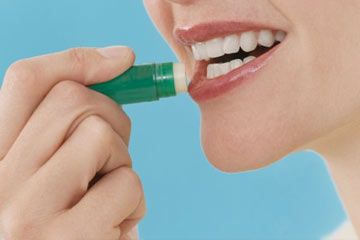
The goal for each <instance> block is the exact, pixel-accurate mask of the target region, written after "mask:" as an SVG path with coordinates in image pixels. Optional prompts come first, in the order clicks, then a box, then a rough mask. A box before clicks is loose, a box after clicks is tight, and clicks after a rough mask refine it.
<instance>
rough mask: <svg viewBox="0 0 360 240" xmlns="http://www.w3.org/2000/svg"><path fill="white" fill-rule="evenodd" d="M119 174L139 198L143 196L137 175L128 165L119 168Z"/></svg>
mask: <svg viewBox="0 0 360 240" xmlns="http://www.w3.org/2000/svg"><path fill="white" fill-rule="evenodd" d="M119 171H120V172H121V175H122V176H123V177H124V178H125V179H126V183H127V184H128V185H129V186H131V188H132V190H133V191H134V192H136V193H137V194H138V197H139V199H140V198H141V197H142V196H143V187H142V183H141V180H140V178H139V176H138V175H137V174H136V173H135V172H134V170H132V169H131V168H128V167H123V168H120V169H119Z"/></svg>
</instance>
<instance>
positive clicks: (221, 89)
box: [189, 44, 282, 102]
mask: <svg viewBox="0 0 360 240" xmlns="http://www.w3.org/2000/svg"><path fill="white" fill-rule="evenodd" d="M280 45H282V44H278V45H277V46H275V47H273V48H272V49H270V50H269V51H268V52H266V53H264V54H263V55H261V56H259V57H257V58H256V59H254V60H253V61H251V62H249V63H247V64H244V65H243V66H241V67H239V68H237V69H234V70H233V71H231V72H229V73H227V74H225V75H222V76H220V77H217V78H214V79H211V80H209V79H207V78H206V71H207V65H208V63H207V62H198V63H197V64H196V66H195V69H196V71H195V75H194V77H193V79H192V81H191V83H190V85H189V93H190V95H191V97H192V98H193V99H194V100H195V101H196V102H202V101H206V100H210V99H213V98H216V97H218V96H221V95H222V94H225V93H227V92H229V91H230V90H232V89H234V88H235V87H237V86H239V85H240V84H243V83H244V82H246V81H247V80H249V79H251V78H253V77H255V76H256V73H257V72H258V71H259V70H261V69H262V68H263V67H265V66H266V65H267V63H268V62H269V60H270V59H271V58H272V56H273V53H274V52H275V51H276V50H277V49H278V48H279V47H280Z"/></svg>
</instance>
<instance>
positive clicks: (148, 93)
mask: <svg viewBox="0 0 360 240" xmlns="http://www.w3.org/2000/svg"><path fill="white" fill-rule="evenodd" d="M89 87H90V89H93V90H95V91H97V92H100V93H102V94H104V95H106V96H108V97H110V98H111V99H113V100H114V101H116V102H117V103H119V104H130V103H139V102H149V101H156V100H159V99H160V98H165V97H171V96H176V95H177V94H178V93H181V92H186V91H187V87H188V81H187V78H186V74H185V67H184V65H183V64H180V63H160V64H157V63H154V64H145V65H136V66H133V67H131V68H129V69H128V70H127V71H126V72H124V73H123V74H121V75H120V76H118V77H116V78H114V79H113V80H110V81H108V82H104V83H99V84H94V85H91V86H89Z"/></svg>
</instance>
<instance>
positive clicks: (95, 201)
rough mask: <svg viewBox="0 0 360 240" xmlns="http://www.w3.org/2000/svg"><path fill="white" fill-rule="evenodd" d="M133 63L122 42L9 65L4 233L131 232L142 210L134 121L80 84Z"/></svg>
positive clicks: (80, 235)
mask: <svg viewBox="0 0 360 240" xmlns="http://www.w3.org/2000/svg"><path fill="white" fill-rule="evenodd" d="M133 62H134V54H133V53H132V51H131V50H130V49H128V48H125V47H113V48H105V49H90V48H87V49H85V48H84V49H71V50H68V51H65V52H60V53H55V54H51V55H47V56H40V57H36V58H32V59H25V60H21V61H19V62H16V63H14V64H13V65H11V67H10V68H9V69H8V71H7V73H6V75H5V79H4V83H3V86H2V88H1V91H0V123H1V124H0V136H1V138H0V176H1V181H0V238H1V239H3V238H4V239H30V240H31V239H36V240H41V239H44V240H45V239H74V240H75V239H76V240H78V239H116V240H119V239H120V238H121V239H129V238H130V234H132V232H131V229H133V228H134V226H136V224H137V223H138V221H139V220H140V219H141V218H142V217H143V215H144V213H145V204H144V199H143V190H142V187H141V183H140V180H139V178H138V177H137V175H136V173H135V172H134V171H133V170H132V169H131V159H130V156H129V153H128V143H129V135H130V120H129V118H128V117H127V116H126V115H125V113H124V112H123V111H122V110H121V109H120V108H119V107H118V106H117V104H116V103H114V102H112V101H111V100H110V99H108V98H107V97H105V96H103V95H101V94H99V93H96V92H94V91H92V90H89V89H88V88H87V87H85V85H89V84H94V83H98V82H104V81H106V80H109V79H112V78H113V77H115V76H117V75H119V74H121V73H122V72H124V71H125V70H126V69H127V68H129V67H130V66H131V65H132V64H133ZM136 238H137V237H136V236H132V237H131V239H136Z"/></svg>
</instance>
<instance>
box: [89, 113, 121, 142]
mask: <svg viewBox="0 0 360 240" xmlns="http://www.w3.org/2000/svg"><path fill="white" fill-rule="evenodd" d="M82 124H83V125H84V126H85V127H86V129H87V130H88V131H90V134H91V135H93V136H92V139H94V140H96V144H97V145H98V147H100V148H103V147H105V146H107V147H108V146H110V145H111V144H112V143H113V141H114V131H113V129H112V127H111V126H110V125H109V124H108V123H107V122H106V121H105V120H103V119H102V118H101V117H99V116H96V115H91V116H89V117H87V118H86V119H85V120H84V121H83V123H82Z"/></svg>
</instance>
